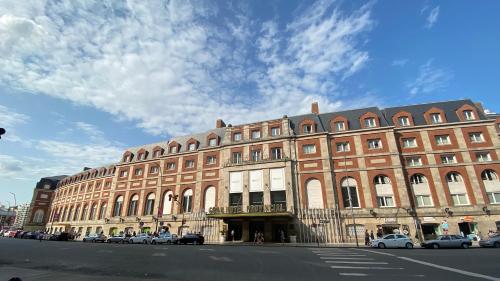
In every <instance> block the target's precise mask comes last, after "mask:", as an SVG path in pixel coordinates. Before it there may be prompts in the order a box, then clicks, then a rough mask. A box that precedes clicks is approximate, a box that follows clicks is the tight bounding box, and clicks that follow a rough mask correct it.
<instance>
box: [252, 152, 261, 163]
mask: <svg viewBox="0 0 500 281" xmlns="http://www.w3.org/2000/svg"><path fill="white" fill-rule="evenodd" d="M251 156H252V161H260V160H261V159H262V157H261V156H262V152H261V151H260V150H252V151H251Z"/></svg>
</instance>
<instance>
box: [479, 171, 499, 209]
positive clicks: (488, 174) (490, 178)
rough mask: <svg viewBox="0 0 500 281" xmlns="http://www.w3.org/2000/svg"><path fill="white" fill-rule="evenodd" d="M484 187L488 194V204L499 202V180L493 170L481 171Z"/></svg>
mask: <svg viewBox="0 0 500 281" xmlns="http://www.w3.org/2000/svg"><path fill="white" fill-rule="evenodd" d="M481 179H482V180H483V183H484V189H485V190H486V193H487V194H488V200H489V202H490V204H500V181H499V180H498V175H497V173H495V172H494V171H493V170H489V169H488V170H484V171H483V172H482V173H481Z"/></svg>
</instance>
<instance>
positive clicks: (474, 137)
mask: <svg viewBox="0 0 500 281" xmlns="http://www.w3.org/2000/svg"><path fill="white" fill-rule="evenodd" d="M469 139H470V141H471V142H484V137H483V133H481V132H476V133H469Z"/></svg>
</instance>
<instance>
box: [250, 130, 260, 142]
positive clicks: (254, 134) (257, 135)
mask: <svg viewBox="0 0 500 281" xmlns="http://www.w3.org/2000/svg"><path fill="white" fill-rule="evenodd" d="M252 139H254V140H255V139H260V130H255V131H252Z"/></svg>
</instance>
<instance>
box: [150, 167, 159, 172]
mask: <svg viewBox="0 0 500 281" xmlns="http://www.w3.org/2000/svg"><path fill="white" fill-rule="evenodd" d="M158 171H159V168H158V166H153V167H151V169H149V172H150V173H151V174H156V173H158Z"/></svg>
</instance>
